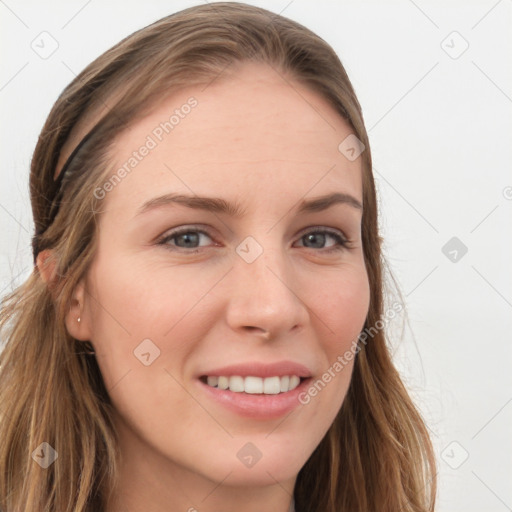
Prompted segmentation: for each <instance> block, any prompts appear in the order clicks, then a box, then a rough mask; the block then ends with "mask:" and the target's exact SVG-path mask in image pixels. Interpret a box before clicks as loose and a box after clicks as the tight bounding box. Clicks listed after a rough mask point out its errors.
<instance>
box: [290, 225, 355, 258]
mask: <svg viewBox="0 0 512 512" xmlns="http://www.w3.org/2000/svg"><path fill="white" fill-rule="evenodd" d="M329 239H331V240H334V244H331V245H330V246H328V247H329V248H328V249H327V250H324V251H322V252H324V253H326V252H327V253H329V252H333V251H339V250H342V249H345V248H347V247H348V244H349V242H348V240H346V239H345V238H344V237H343V236H342V235H341V233H340V232H338V231H335V230H331V229H325V228H322V229H313V230H311V231H308V232H307V233H306V234H304V235H302V236H301V238H300V240H301V241H302V243H303V247H308V248H311V249H326V246H325V244H326V243H327V241H328V240H329ZM307 244H310V245H307Z"/></svg>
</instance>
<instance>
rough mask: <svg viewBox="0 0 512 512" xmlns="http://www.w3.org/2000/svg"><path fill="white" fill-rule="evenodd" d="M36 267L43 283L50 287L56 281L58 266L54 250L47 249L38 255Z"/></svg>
mask: <svg viewBox="0 0 512 512" xmlns="http://www.w3.org/2000/svg"><path fill="white" fill-rule="evenodd" d="M36 266H37V270H38V271H39V275H40V276H41V279H42V280H43V282H45V283H46V284H47V285H49V286H50V285H51V284H52V283H53V282H54V281H55V273H56V266H57V262H56V261H55V254H54V252H53V250H51V249H45V250H44V251H41V252H40V253H39V254H38V255H37V258H36Z"/></svg>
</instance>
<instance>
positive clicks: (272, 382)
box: [206, 375, 300, 395]
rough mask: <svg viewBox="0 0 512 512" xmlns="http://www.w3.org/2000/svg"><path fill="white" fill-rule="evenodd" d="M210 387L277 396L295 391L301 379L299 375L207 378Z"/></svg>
mask: <svg viewBox="0 0 512 512" xmlns="http://www.w3.org/2000/svg"><path fill="white" fill-rule="evenodd" d="M206 382H207V383H208V385H209V386H211V387H213V388H219V389H229V390H230V391H233V392H235V393H249V394H265V395H277V394H279V393H286V392H287V391H291V390H292V389H295V388H296V387H297V386H298V385H299V384H300V377H298V376H297V375H285V376H284V377H266V378H265V379H263V378H261V377H252V376H250V377H245V378H244V377H240V375H232V376H231V377H227V376H219V377H207V378H206Z"/></svg>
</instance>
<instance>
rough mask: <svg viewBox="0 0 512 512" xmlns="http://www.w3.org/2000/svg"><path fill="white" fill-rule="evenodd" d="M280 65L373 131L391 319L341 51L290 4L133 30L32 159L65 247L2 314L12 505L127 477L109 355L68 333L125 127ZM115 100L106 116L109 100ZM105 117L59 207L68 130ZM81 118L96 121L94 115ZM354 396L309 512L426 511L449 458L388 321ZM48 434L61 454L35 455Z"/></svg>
mask: <svg viewBox="0 0 512 512" xmlns="http://www.w3.org/2000/svg"><path fill="white" fill-rule="evenodd" d="M247 62H258V63H263V64H266V65H269V66H271V67H273V68H274V69H276V70H278V71H279V72H280V73H282V74H284V75H286V76H288V77H290V78H291V79H292V80H293V81H295V82H296V83H300V84H303V85H305V86H307V87H309V89H310V90H311V91H313V92H316V93H317V94H318V95H319V96H321V97H322V98H324V99H326V100H327V101H328V102H329V104H330V105H331V106H332V108H333V109H334V110H335V111H336V112H337V113H338V114H339V115H340V116H341V117H342V118H343V119H344V120H345V121H346V122H347V123H348V125H349V126H350V127H351V129H352V130H353V132H354V134H355V135H356V136H357V137H358V138H359V139H360V141H361V142H362V143H363V144H364V146H365V148H366V149H365V150H364V151H363V153H362V154H361V158H362V167H363V173H362V184H363V205H364V211H363V216H362V238H363V251H364V259H365V264H366V269H367V273H368V279H369V285H370V294H371V299H370V306H369V311H368V315H367V318H366V321H365V325H364V328H365V330H366V329H371V328H372V327H373V326H375V325H379V324H378V322H379V321H380V322H381V324H382V318H383V309H384V307H383V302H384V298H385V297H384V291H383V290H384V281H385V280H384V270H385V260H384V259H383V257H382V254H381V242H382V239H381V237H380V236H379V233H378V212H377V198H376V192H375V184H374V179H373V174H372V160H371V152H370V145H369V141H368V135H367V132H366V129H365V126H364V121H363V116H362V111H361V106H360V104H359V102H358V100H357V97H356V95H355V92H354V89H353V87H352V85H351V82H350V80H349V78H348V76H347V74H346V72H345V69H344V67H343V65H342V64H341V62H340V60H339V58H338V57H337V55H336V53H335V52H334V50H333V49H332V48H331V47H330V46H329V45H328V44H327V43H326V42H325V41H324V40H323V39H321V38H320V37H318V36H317V35H315V34H314V33H313V32H311V31H310V30H308V29H307V28H305V27H303V26H302V25H300V24H298V23H296V22H294V21H291V20H289V19H287V18H285V17H282V16H279V15H276V14H274V13H272V12H270V11H267V10H264V9H261V8H257V7H253V6H249V5H246V4H242V3H231V2H222V3H214V4H208V5H201V6H196V7H192V8H189V9H186V10H183V11H180V12H178V13H175V14H172V15H170V16H167V17H165V18H163V19H161V20H159V21H157V22H155V23H153V24H151V25H149V26H147V27H145V28H143V29H141V30H139V31H137V32H135V33H133V34H131V35H130V36H128V37H126V38H125V39H123V40H122V41H121V42H120V43H118V44H117V45H116V46H114V47H113V48H111V49H110V50H108V51H107V52H105V53H104V54H103V55H101V56H100V57H98V58H97V59H96V60H95V61H94V62H92V63H91V64H90V65H89V66H87V68H85V69H84V70H83V71H82V72H81V73H80V74H79V75H78V76H77V77H76V78H75V79H74V80H73V81H72V82H71V83H70V84H69V85H68V86H67V87H66V88H65V89H64V91H63V92H62V93H61V95H60V96H59V97H58V99H57V101H56V102H55V104H54V106H53V108H52V110H51V112H50V114H49V116H48V118H47V120H46V123H45V125H44V127H43V129H42V132H41V134H40V137H39V140H38V142H37V145H36V148H35V151H34V154H33V158H32V161H31V171H30V193H31V203H32V212H33V217H34V223H35V228H36V236H35V238H34V248H35V251H36V253H37V251H40V250H43V249H50V250H51V251H50V257H49V258H48V261H50V262H51V264H53V265H54V269H55V278H54V279H53V280H52V281H51V282H49V283H48V282H44V280H43V276H42V274H41V271H40V269H38V267H37V266H35V267H34V270H33V272H32V274H31V275H30V276H29V278H28V279H27V281H26V282H25V283H24V284H22V285H21V286H20V287H19V288H17V289H16V290H15V291H13V292H12V293H11V294H10V295H8V296H7V297H5V298H4V299H3V301H2V307H1V313H0V315H1V316H0V326H1V333H2V335H3V338H4V341H5V348H4V349H3V351H2V352H1V354H0V439H1V440H2V443H1V444H0V509H1V510H3V511H4V512H14V511H18V510H24V511H25V512H36V511H38V512H39V511H42V510H44V511H57V510H58V511H60V512H64V511H73V512H82V511H87V512H89V511H90V512H92V511H94V512H97V511H98V510H102V509H103V507H104V506H105V503H106V499H107V497H108V496H109V493H110V492H111V490H112V488H113V486H114V485H115V482H116V475H117V468H118V466H117V464H116V453H117V439H118V438H117V434H116V431H115V428H114V425H113V422H112V420H111V417H112V412H113V406H112V403H111V401H110V399H109V395H108V392H107V390H106V388H105V385H104V382H103V379H102V376H101V373H100V370H99V367H98V364H97V361H96V359H95V357H94V356H93V355H92V356H91V355H90V354H87V353H86V352H85V351H84V350H83V348H84V346H83V344H81V343H80V342H78V341H77V340H75V339H74V338H72V337H71V336H70V334H69V333H68V331H67V329H66V326H65V316H66V314H67V312H68V311H69V307H70V304H71V300H72V294H73V290H74V289H75V287H76V285H77V283H78V282H79V281H80V279H82V278H83V277H84V275H85V274H86V273H87V271H88V268H89V266H90V264H91V261H92V259H93V257H94V255H95V249H96V243H97V230H98V228H97V219H98V215H100V214H101V212H100V200H99V199H97V198H96V197H95V196H94V194H93V193H92V191H93V190H95V188H96V187H98V186H99V185H100V184H101V183H102V182H104V180H105V176H106V174H107V171H108V170H109V169H110V168H111V166H112V161H111V156H110V154H109V150H110V149H111V148H112V144H113V142H114V141H115V140H116V137H119V135H120V134H121V133H122V132H123V130H124V129H125V128H126V127H127V126H129V125H130V124H131V123H133V122H134V121H135V120H137V119H139V118H141V117H143V116H144V115H146V114H147V112H148V109H151V108H154V107H157V106H158V103H159V102H160V101H161V100H162V98H163V97H165V96H167V95H170V94H171V93H174V92H176V91H178V90H180V89H181V90H183V89H186V88H187V87H190V86H192V85H197V84H208V83H210V82H211V81H213V80H214V79H216V78H218V77H219V76H221V75H222V74H223V73H224V74H225V73H226V69H227V68H228V67H230V66H236V65H237V64H243V63H247ZM100 113H101V114H102V115H101V116H99V114H100ZM98 116H99V117H100V120H99V121H97V123H96V125H95V128H94V132H92V133H90V136H89V137H88V138H87V140H85V141H84V143H83V144H82V145H81V147H80V151H77V152H76V154H75V155H74V157H73V159H72V161H71V162H69V163H70V167H69V169H68V171H69V173H70V176H69V178H68V177H66V178H65V179H64V180H63V183H62V184H61V186H62V191H61V192H62V196H61V198H60V203H59V209H58V212H57V214H56V215H55V216H54V218H53V217H52V211H55V203H56V196H57V195H58V192H59V191H58V189H57V188H58V187H57V184H56V183H57V182H56V180H55V174H56V168H57V163H58V160H59V157H60V156H61V152H62V149H63V146H64V144H65V143H66V141H68V142H69V139H70V136H71V134H72V132H73V133H75V134H76V131H77V127H79V126H82V125H83V123H84V120H85V119H88V120H90V119H91V118H94V117H96V118H97V117H98ZM80 123H82V125H81V124H80ZM359 348H361V350H359V351H358V352H357V356H356V357H355V359H354V367H353V373H352V377H351V382H350V386H349V389H348V391H347V395H346V397H345V399H344V402H343V405H342V406H341V409H340V411H339V413H338V414H337V416H336V418H335V420H334V422H333V423H332V425H331V426H330V428H329V430H328V432H327V433H326V435H325V436H324V438H323V439H322V441H321V442H320V444H319V445H318V446H317V448H316V449H315V451H314V452H313V453H312V455H311V456H310V458H309V459H308V460H307V462H306V464H305V465H304V466H303V467H302V469H301V470H300V472H299V474H298V477H297V481H296V485H295V490H294V498H295V505H296V508H297V510H298V511H301V512H348V511H350V512H356V511H357V512H363V511H364V512H368V511H375V510H379V511H380V512H398V511H401V512H426V511H433V510H434V504H435V498H436V468H435V457H434V452H433V448H432V444H431V440H430V438H429V435H428V431H427V428H426V425H425V423H424V420H423V419H422V416H421V415H420V413H419V411H418V410H417V408H416V407H415V405H414V404H413V401H412V399H411V397H410V396H409V394H408V392H407V390H406V388H405V387H404V384H403V383H402V380H401V378H400V375H399V373H398V371H397V370H396V368H395V367H394V365H393V362H392V359H391V355H390V348H389V347H388V345H387V339H386V337H385V334H384V331H383V330H382V329H379V330H378V331H377V332H375V333H374V335H373V336H372V338H371V340H370V341H369V342H368V343H366V344H365V345H364V347H362V346H361V347H359ZM42 442H47V443H49V444H50V445H51V446H52V447H54V448H55V450H56V451H57V453H58V460H57V461H56V462H55V463H54V464H51V465H50V466H49V467H48V468H47V469H44V470H42V469H41V467H40V466H39V465H38V464H36V463H35V462H34V460H32V454H33V453H34V451H35V450H36V449H37V448H38V447H39V446H40V444H41V443H42Z"/></svg>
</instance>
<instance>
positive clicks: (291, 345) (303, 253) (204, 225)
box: [78, 64, 369, 490]
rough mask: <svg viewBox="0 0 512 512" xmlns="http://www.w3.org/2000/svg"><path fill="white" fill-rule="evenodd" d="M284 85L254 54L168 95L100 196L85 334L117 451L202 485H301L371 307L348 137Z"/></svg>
mask: <svg viewBox="0 0 512 512" xmlns="http://www.w3.org/2000/svg"><path fill="white" fill-rule="evenodd" d="M292 83H293V86H291V85H290V81H289V80H288V82H287V81H285V80H283V78H282V77H281V76H280V75H279V74H277V73H276V72H275V71H273V70H272V69H271V68H268V67H265V66H262V65H256V64H250V65H244V66H241V67H240V68H239V69H238V70H237V71H236V72H235V73H234V74H232V75H231V76H229V77H226V78H224V79H222V80H220V79H219V80H216V81H214V82H213V83H212V84H211V85H209V86H208V87H207V88H206V89H204V86H202V87H197V88H190V89H187V90H185V91H183V92H180V93H179V94H175V95H174V96H172V97H170V98H169V99H166V100H165V101H164V102H162V103H161V104H160V105H159V106H158V108H156V109H155V110H154V111H152V112H151V114H150V115H148V116H147V117H146V118H144V119H143V120H140V121H138V122H137V123H135V124H134V125H133V126H131V127H130V128H129V129H128V130H127V131H126V132H125V133H123V134H122V136H120V137H119V139H118V140H117V142H116V144H115V147H114V148H113V155H114V160H115V164H116V165H115V168H114V171H115V172H114V173H110V174H108V175H106V178H105V182H106V183H107V184H106V185H105V186H104V187H102V189H101V190H97V191H96V194H97V196H98V197H102V199H101V208H102V211H103V213H102V214H101V216H100V220H99V242H98V250H97V254H96V256H95V259H94V262H93V264H92V266H91V268H90V271H89V272H88V275H87V276H86V278H85V280H84V281H83V283H82V285H81V286H83V305H82V306H81V312H80V315H81V323H80V326H79V329H80V331H79V332H78V335H79V336H80V337H82V338H85V339H89V340H91V342H92V344H93V345H94V347H95V350H96V357H97V360H98V364H99V366H100V369H101V372H102V374H103V377H104V381H105V385H106V388H107V390H108V392H109V395H110V397H111V399H112V402H113V405H114V407H115V410H116V423H117V425H118V428H119V431H120V434H121V451H122V452H123V453H126V454H127V455H126V457H127V459H128V457H131V458H132V459H133V460H135V459H137V458H138V460H139V462H140V464H141V465H142V466H144V467H146V466H147V468H148V471H149V470H150V469H149V468H150V467H153V468H154V467H155V465H158V468H159V474H163V472H164V471H165V472H169V473H173V474H174V475H178V474H181V475H187V477H186V478H187V479H189V480H187V481H192V480H193V479H203V480H204V481H208V482H210V486H209V489H210V490H211V489H212V488H213V487H214V485H212V484H211V482H220V481H223V482H224V483H223V485H228V484H229V485H233V486H237V485H238V486H250V485H259V486H261V485H265V484H268V483H275V482H276V481H278V482H282V483H283V485H284V486H286V487H290V486H293V482H294V480H295V478H296V475H297V473H298V472H299V470H300V469H301V467H302V466H303V465H304V464H305V462H306V460H307V459H308V457H309V456H310V455H311V453H312V452H313V450H314V449H315V447H316V446H317V445H318V444H319V443H320V441H321V439H322V438H323V437H324V435H325V434H326V432H327V430H328V428H329V426H330V425H331V424H332V422H333V420H334V418H335V416H336V414H337V412H338V411H339V409H340V407H341V405H342V402H343V399H344V397H345V395H346V392H347V389H348V386H349V383H350V378H351V373H352V365H353V362H352V361H347V362H346V364H343V365H341V364H340V363H338V365H336V364H335V363H336V361H339V357H341V356H343V354H345V352H346V351H347V350H351V349H353V348H354V342H355V340H356V339H357V336H358V334H359V333H360V331H361V329H362V328H363V325H364V321H365V318H366V314H367V312H368V305H369V286H368V277H367V273H366V269H365V262H364V258H363V248H362V241H361V216H362V209H361V208H359V207H358V203H362V168H361V158H358V159H356V160H354V161H350V160H348V159H347V158H346V157H345V156H344V155H343V154H342V153H341V152H340V151H339V150H338V145H339V144H340V142H341V141H343V140H344V139H345V138H346V137H347V136H348V135H350V134H351V133H352V130H351V129H350V127H349V126H348V124H346V122H345V121H344V120H343V119H341V118H340V117H339V116H338V115H337V114H336V112H335V111H334V110H333V109H332V108H331V107H330V106H329V104H328V103H327V102H326V101H324V100H323V99H322V98H321V97H320V96H318V95H317V94H316V93H314V92H311V91H310V90H309V89H307V88H305V87H304V86H301V85H299V84H298V83H294V82H292ZM203 89H204V90H203ZM191 97H193V98H194V99H193V100H191V99H190V98H191ZM185 105H189V107H186V106H185ZM173 114H174V118H171V116H172V115H173ZM170 118H171V120H170ZM166 122H167V123H168V124H167V125H166V124H165V123H166ZM158 128H160V129H158ZM142 146H145V147H146V148H148V149H147V150H143V149H140V148H141V147H142ZM134 152H135V153H134ZM130 158H132V160H130ZM125 164H127V165H125ZM123 166H125V171H126V170H127V169H129V171H127V172H124V173H123V172H118V169H120V168H122V167H123ZM115 173H117V178H114V179H112V175H113V174H115ZM109 180H110V181H109ZM336 193H337V194H339V196H336V197H337V199H338V200H335V201H331V202H329V201H323V202H322V201H320V202H316V203H313V202H312V201H315V200H317V199H319V198H322V197H324V196H330V195H332V194H336ZM336 197H335V199H336ZM202 198H215V199H214V200H212V199H210V200H206V199H202ZM308 205H309V207H308ZM340 365H341V366H343V368H342V369H340ZM329 370H330V378H328V377H325V374H326V372H329ZM319 380H320V381H321V382H322V384H320V385H319V384H318V381H319ZM297 381H299V382H300V383H299V384H298V386H297ZM315 382H317V386H316V392H315V391H311V390H312V389H313V388H314V387H315V386H314V384H315ZM215 385H216V386H217V387H213V386H215ZM226 386H229V387H228V389H223V388H226ZM294 386H297V387H294ZM291 388H294V389H291ZM128 454H129V455H128ZM142 466H139V468H140V467H142ZM141 471H142V470H141Z"/></svg>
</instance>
